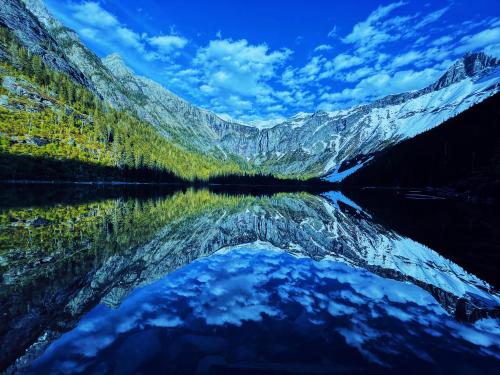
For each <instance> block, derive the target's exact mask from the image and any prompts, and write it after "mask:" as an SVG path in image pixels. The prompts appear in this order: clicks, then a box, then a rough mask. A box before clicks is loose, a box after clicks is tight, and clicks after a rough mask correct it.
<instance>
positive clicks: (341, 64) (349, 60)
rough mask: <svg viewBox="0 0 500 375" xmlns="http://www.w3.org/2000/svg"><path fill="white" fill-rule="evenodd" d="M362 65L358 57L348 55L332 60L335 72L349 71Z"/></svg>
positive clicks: (338, 56) (341, 55)
mask: <svg viewBox="0 0 500 375" xmlns="http://www.w3.org/2000/svg"><path fill="white" fill-rule="evenodd" d="M362 63H363V59H362V58H360V57H358V56H352V55H348V54H344V53H343V54H340V55H337V56H335V58H334V59H333V67H334V68H335V69H336V70H344V69H349V68H352V67H355V66H358V65H361V64H362Z"/></svg>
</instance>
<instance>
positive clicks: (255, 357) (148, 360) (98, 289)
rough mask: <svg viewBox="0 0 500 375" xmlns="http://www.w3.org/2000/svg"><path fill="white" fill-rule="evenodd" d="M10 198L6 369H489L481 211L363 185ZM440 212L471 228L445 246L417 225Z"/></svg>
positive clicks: (492, 351) (489, 240)
mask: <svg viewBox="0 0 500 375" xmlns="http://www.w3.org/2000/svg"><path fill="white" fill-rule="evenodd" d="M12 189H13V188H12V187H11V188H9V189H6V190H4V194H5V195H6V196H8V197H10V199H3V200H2V201H3V202H4V203H3V208H2V211H1V213H0V239H1V242H0V265H1V272H2V283H1V285H0V306H1V307H0V313H1V314H2V321H1V325H0V345H1V347H2V348H3V351H2V354H1V356H0V360H1V362H0V363H1V369H3V370H6V371H7V372H11V373H12V372H14V373H15V372H21V373H32V374H58V373H63V374H66V373H67V374H73V373H95V374H105V373H120V374H122V373H124V374H137V373H142V374H146V373H151V374H157V373H162V372H163V373H178V374H186V373H200V374H203V373H231V374H233V373H248V374H254V373H263V374H275V373H276V374H283V373H308V374H311V373H321V374H324V373H356V372H360V373H364V372H374V373H378V372H381V373H382V372H383V373H387V372H395V373H397V372H401V371H402V370H404V371H406V372H414V373H416V372H419V373H421V372H422V371H431V372H438V370H439V371H442V372H446V373H448V372H456V373H494V371H495V370H496V369H497V368H498V366H499V365H500V360H499V359H500V324H499V319H498V318H499V302H500V298H499V295H498V293H497V291H496V279H495V277H494V273H492V272H491V268H492V266H491V265H492V264H494V265H496V264H497V261H498V252H497V251H496V250H498V249H499V247H498V245H499V243H500V242H498V237H496V234H495V232H494V231H489V230H488V228H489V225H490V224H488V223H491V218H490V217H489V216H488V214H487V212H486V211H482V212H481V211H479V214H478V211H477V209H476V208H473V207H472V208H471V209H470V210H468V209H466V208H464V207H460V208H457V204H456V203H453V202H446V203H443V202H441V203H439V204H435V203H429V201H427V200H424V202H422V200H420V199H419V200H418V202H417V203H415V200H413V203H410V206H408V204H409V203H408V202H407V200H405V199H403V200H401V197H399V198H398V199H394V198H391V197H387V196H386V197H383V198H382V197H380V196H377V197H375V198H370V196H369V194H366V193H360V192H357V193H356V192H346V193H341V192H327V193H323V194H311V193H307V192H300V193H297V192H290V193H275V192H273V193H269V194H268V195H242V194H238V192H237V191H236V192H235V191H231V190H227V191H222V192H221V191H220V188H219V191H218V193H214V192H210V191H208V190H192V189H187V190H186V189H183V190H179V191H176V189H168V190H165V189H161V191H148V192H145V190H144V189H139V190H137V189H136V190H133V189H132V190H130V189H122V190H121V191H120V190H114V189H105V188H95V187H81V188H79V189H77V190H74V189H73V188H68V187H66V188H57V189H55V188H51V189H47V188H44V189H37V190H34V189H33V188H26V187H25V188H15V189H14V190H15V191H16V192H15V193H14V192H13V191H12ZM411 194H413V195H415V194H416V193H410V198H411ZM350 197H356V198H355V199H354V200H353V199H351V198H350ZM403 198H404V197H403ZM358 202H363V203H362V205H361V204H360V203H358ZM415 204H416V205H415ZM381 207H383V209H381ZM409 207H411V208H409ZM426 207H427V208H426ZM452 208H453V209H457V210H458V209H460V210H462V212H469V214H470V215H469V216H468V217H469V221H470V222H472V223H473V224H470V225H466V224H464V223H463V222H461V221H460V219H457V218H454V219H453V220H451V219H450V220H447V221H446V222H445V223H444V224H443V228H445V229H441V233H444V234H445V235H446V236H448V237H449V240H448V241H446V244H447V246H442V245H441V242H440V241H439V240H437V239H436V238H437V237H436V235H435V234H434V233H431V234H430V235H428V236H426V233H428V232H432V231H430V230H428V229H427V230H426V229H425V228H428V226H429V222H431V223H432V222H433V220H434V221H435V220H436V219H435V218H436V217H439V218H441V219H442V218H443V217H446V215H444V214H442V213H443V212H450V210H451V209H452ZM485 210H486V209H485ZM391 212H392V216H395V217H406V218H408V217H411V218H412V219H411V220H410V222H411V223H413V224H412V225H408V220H406V221H405V220H404V219H401V220H398V221H397V223H396V224H394V223H392V224H391V220H390V217H392V216H391ZM404 212H406V214H405V213H404ZM481 217H483V218H484V222H485V223H484V224H480V222H481V223H482V221H483V220H481ZM388 218H389V219H388ZM398 223H402V224H398ZM408 228H412V229H408ZM418 228H421V230H419V229H418ZM454 228H461V230H460V231H458V230H456V229H454ZM453 233H455V236H453ZM464 236H465V237H467V238H474V237H476V238H477V242H478V243H482V244H483V245H479V246H478V247H479V248H481V249H482V250H481V257H480V260H481V261H478V262H476V261H474V260H477V259H478V257H477V256H476V257H474V256H471V254H473V253H474V251H475V247H474V241H469V242H470V243H471V246H469V247H464V246H463V245H462V246H461V247H459V246H458V245H457V246H458V247H457V248H458V249H459V250H458V251H456V252H455V253H454V252H453V251H452V249H453V243H454V240H453V237H456V240H455V241H456V243H457V244H458V243H461V244H463V242H464V241H463V238H464ZM485 243H486V244H487V245H484V244H485ZM433 246H435V248H434V247H433ZM472 270H474V272H472Z"/></svg>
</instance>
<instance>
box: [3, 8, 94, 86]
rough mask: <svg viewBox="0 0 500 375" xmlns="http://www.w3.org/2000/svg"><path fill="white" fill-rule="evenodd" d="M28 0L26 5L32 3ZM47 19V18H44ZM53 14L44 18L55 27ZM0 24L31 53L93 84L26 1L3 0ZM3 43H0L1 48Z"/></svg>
mask: <svg viewBox="0 0 500 375" xmlns="http://www.w3.org/2000/svg"><path fill="white" fill-rule="evenodd" d="M31 3H32V2H27V3H26V6H31V5H32V4H31ZM45 19H46V18H45ZM55 22H57V21H55V20H53V19H52V18H50V19H48V20H47V23H51V24H52V25H53V26H54V27H62V25H60V24H59V23H57V24H54V23H55ZM0 26H4V27H7V28H8V29H10V30H12V31H13V32H14V33H15V35H16V36H17V37H18V38H19V40H20V42H21V43H22V44H23V45H24V46H25V47H26V48H27V49H28V51H30V52H31V53H33V54H36V55H39V56H40V57H41V58H42V60H43V61H44V62H45V63H46V64H47V65H49V66H50V67H52V68H53V69H55V70H58V71H61V72H64V73H67V74H68V75H69V76H70V77H72V78H73V79H74V80H75V81H76V82H78V83H81V84H83V85H86V86H88V87H92V84H91V82H90V81H89V80H87V79H86V77H85V76H84V75H83V74H82V72H81V71H79V70H78V68H77V67H75V66H74V65H73V64H72V63H71V62H70V61H69V58H68V56H67V55H66V54H65V53H64V50H63V49H62V48H61V46H60V45H59V44H58V43H57V41H56V40H55V39H54V38H53V37H52V35H51V34H50V33H49V32H48V31H47V29H46V28H45V27H44V26H43V25H42V23H41V22H40V20H39V19H37V17H35V16H34V15H33V14H32V13H31V12H29V11H28V10H27V8H26V7H25V5H24V4H23V3H22V2H20V1H18V0H3V1H2V7H1V10H0ZM1 49H2V46H1V45H0V51H1Z"/></svg>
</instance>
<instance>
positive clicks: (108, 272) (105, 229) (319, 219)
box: [0, 190, 498, 368]
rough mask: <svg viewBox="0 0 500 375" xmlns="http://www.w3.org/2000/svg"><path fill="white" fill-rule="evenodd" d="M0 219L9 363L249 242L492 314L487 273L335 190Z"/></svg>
mask: <svg viewBox="0 0 500 375" xmlns="http://www.w3.org/2000/svg"><path fill="white" fill-rule="evenodd" d="M1 219H2V221H1V224H2V225H1V228H2V233H1V235H2V236H4V237H8V238H9V239H10V240H9V242H5V241H3V242H0V243H2V244H4V245H5V246H6V247H5V246H4V248H3V249H1V255H2V259H3V261H2V264H3V268H2V269H3V280H2V285H1V288H0V306H2V311H1V313H2V314H3V315H2V316H3V317H5V319H2V325H1V326H0V344H1V346H2V347H4V348H7V349H5V350H4V353H3V354H2V358H1V368H6V367H7V366H10V364H12V361H13V360H14V359H15V358H18V357H19V356H21V355H22V357H21V359H20V360H19V361H18V363H17V365H18V366H20V367H21V368H22V366H23V364H24V365H26V364H29V363H30V362H31V360H32V359H33V358H34V357H36V356H38V354H40V352H41V351H43V350H44V348H46V346H47V345H48V344H50V342H52V340H53V339H54V338H57V337H58V336H59V335H60V334H61V333H63V332H65V331H67V330H69V329H72V328H73V327H74V325H75V324H76V323H77V322H78V320H79V319H80V317H81V316H82V314H84V313H85V312H87V311H88V310H89V309H91V308H93V307H94V306H95V305H96V304H98V303H104V304H107V305H108V306H118V305H119V304H120V303H121V301H122V300H123V299H124V298H125V297H126V296H127V295H129V294H130V293H131V291H133V290H135V289H136V288H138V287H142V286H145V285H149V284H150V283H152V282H154V281H156V280H159V279H160V278H162V277H164V276H165V275H167V274H169V273H171V272H173V271H175V270H177V269H180V268H182V267H183V266H185V265H186V264H189V263H191V262H192V261H194V260H196V259H198V258H201V257H205V256H209V255H212V254H214V253H215V252H217V251H219V250H221V249H231V248H233V247H235V246H239V245H241V244H248V243H264V244H265V246H272V247H276V248H279V249H282V250H284V251H286V252H288V253H291V254H293V255H297V256H305V257H309V258H312V259H314V260H322V259H325V258H328V259H333V260H335V261H338V262H342V263H345V264H347V265H349V266H351V267H360V268H364V269H366V270H368V271H370V272H372V273H375V274H377V275H379V276H381V277H383V278H390V279H395V280H399V281H405V282H409V283H412V284H415V285H417V286H419V287H421V288H422V289H424V290H426V291H427V292H428V293H430V294H431V295H432V296H433V297H434V298H435V299H436V300H437V301H438V302H439V303H440V304H441V305H442V306H443V308H444V309H446V310H447V311H448V312H449V313H450V314H452V315H453V316H455V317H456V318H458V319H461V320H467V321H474V320H476V319H478V318H481V317H484V316H490V315H493V316H496V315H497V314H498V297H497V295H496V294H495V292H494V291H493V290H492V289H491V287H490V286H489V285H488V284H487V283H486V282H484V281H482V280H480V279H478V278H477V277H476V276H474V275H471V274H469V273H468V272H467V271H466V270H464V269H463V268H462V267H460V266H459V265H457V264H455V263H453V262H451V261H449V260H447V259H445V258H443V257H442V256H441V255H439V254H438V253H436V252H435V251H433V250H431V249H430V248H427V247H425V246H423V245H421V244H419V243H417V242H414V241H412V240H411V239H408V238H405V237H402V236H400V235H399V234H398V233H396V232H394V231H393V230H391V229H389V228H387V227H385V226H382V225H379V224H377V223H375V222H374V221H373V220H372V219H371V218H370V217H369V216H368V215H367V214H365V213H364V212H363V211H362V210H361V209H360V207H359V206H357V205H356V203H354V202H352V201H350V200H349V199H347V198H346V197H345V196H344V195H342V194H341V193H338V192H331V193H327V194H325V197H318V196H313V195H311V194H307V193H299V194H288V193H287V194H276V195H273V196H271V197H266V196H262V197H251V196H228V195H217V194H212V193H210V192H208V191H203V190H200V191H193V190H188V191H186V192H185V193H181V192H179V193H176V194H174V195H172V196H170V197H168V198H166V199H146V200H141V199H128V200H122V199H116V200H108V201H101V202H98V203H95V204H93V203H88V204H82V205H76V206H55V207H53V208H50V209H49V210H40V209H38V210H37V209H23V210H6V211H5V212H4V213H3V214H2V216H1ZM35 285H37V286H41V285H43V286H44V287H43V288H41V287H37V288H34V286H35ZM7 343H9V345H7ZM33 344H35V345H33ZM28 347H31V349H30V350H29V351H28V352H27V353H26V354H25V355H23V353H24V352H25V350H26V348H28Z"/></svg>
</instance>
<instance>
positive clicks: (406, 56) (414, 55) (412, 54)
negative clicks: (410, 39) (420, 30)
mask: <svg viewBox="0 0 500 375" xmlns="http://www.w3.org/2000/svg"><path fill="white" fill-rule="evenodd" d="M421 58H422V53H421V52H419V51H413V50H412V51H408V52H406V53H403V54H401V55H398V56H396V57H395V58H394V60H393V61H392V64H391V66H392V67H393V68H399V67H402V66H405V65H408V64H410V63H412V62H414V61H416V60H418V59H421Z"/></svg>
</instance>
